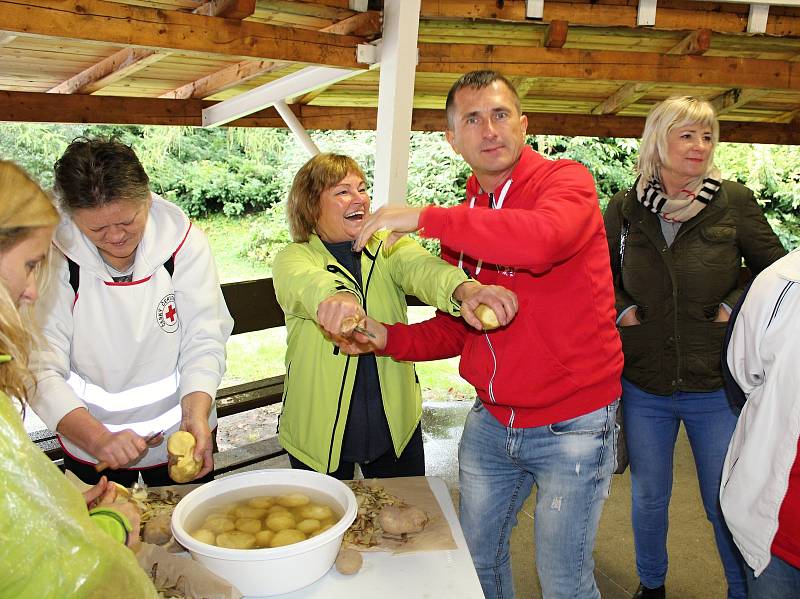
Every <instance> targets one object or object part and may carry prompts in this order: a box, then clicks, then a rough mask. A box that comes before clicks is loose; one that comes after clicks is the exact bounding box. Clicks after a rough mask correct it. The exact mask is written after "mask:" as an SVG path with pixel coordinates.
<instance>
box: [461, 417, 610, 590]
mask: <svg viewBox="0 0 800 599" xmlns="http://www.w3.org/2000/svg"><path fill="white" fill-rule="evenodd" d="M617 404H618V402H616V401H615V402H613V403H612V404H611V405H609V406H607V407H604V408H601V409H599V410H596V411H594V412H591V413H589V414H586V415H584V416H579V417H577V418H572V419H570V420H565V421H564V422H559V423H556V424H551V425H545V426H538V427H532V428H508V427H505V426H503V425H502V424H500V423H499V422H498V421H497V420H496V419H495V418H494V417H493V416H492V415H491V414H489V412H487V411H486V410H485V409H484V407H483V404H481V402H480V401H476V402H475V404H474V405H473V407H472V410H471V411H470V413H469V414H468V415H467V421H466V423H465V425H464V434H463V436H462V437H461V444H460V446H459V451H458V464H459V479H460V484H461V503H460V521H461V526H462V527H463V529H464V535H465V536H466V539H467V545H468V547H469V550H470V553H471V554H472V561H473V563H474V564H475V569H476V570H477V571H478V578H479V579H480V582H481V586H482V587H483V592H484V594H485V595H486V597H487V598H489V599H492V598H495V597H497V598H503V599H509V598H513V597H514V583H513V578H512V575H511V561H510V555H509V537H510V536H511V529H512V528H514V526H515V525H516V523H517V513H518V512H519V510H520V509H521V508H522V504H523V503H524V502H525V500H526V499H527V498H528V496H529V495H530V493H531V490H532V489H533V485H536V486H537V495H536V509H535V515H534V544H535V548H536V567H537V571H538V573H539V581H540V582H541V585H542V594H543V596H544V598H545V599H567V598H569V599H599V597H600V593H599V591H598V590H597V585H596V584H595V580H594V559H593V558H592V549H593V548H594V541H595V536H596V534H597V526H598V523H599V521H600V513H601V511H602V508H603V503H604V502H605V500H606V498H607V497H608V493H609V490H610V484H611V473H612V471H613V470H614V462H615V455H614V447H615V444H614V441H615V438H616V429H617V426H616V424H615V422H614V416H615V414H616V411H617Z"/></svg>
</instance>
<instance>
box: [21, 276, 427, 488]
mask: <svg viewBox="0 0 800 599" xmlns="http://www.w3.org/2000/svg"><path fill="white" fill-rule="evenodd" d="M222 293H223V295H224V296H225V302H226V303H227V305H228V310H230V313H231V316H233V320H234V326H233V332H232V334H233V335H239V334H241V333H251V332H253V331H261V330H265V329H271V328H275V327H282V326H283V325H284V324H285V322H284V318H283V310H281V307H280V305H279V304H278V301H277V300H276V299H275V288H274V287H273V285H272V279H257V280H255V281H241V282H237V283H225V284H224V285H222ZM406 299H407V301H408V303H409V305H410V306H422V305H424V304H422V303H421V302H420V301H419V300H418V299H417V298H415V297H411V296H409V297H407V298H406ZM282 399H283V375H280V376H273V377H270V378H265V379H261V380H257V381H252V382H249V383H243V384H241V385H234V386H232V387H225V388H223V389H220V390H219V391H218V392H217V417H219V418H224V417H225V416H232V415H233V414H240V413H242V412H248V411H250V410H255V409H256V408H263V407H264V406H269V405H273V404H277V403H280V402H281V401H282ZM30 438H31V440H32V441H34V442H35V443H36V444H37V445H38V446H39V447H40V448H41V449H42V451H44V452H45V453H46V454H47V456H48V457H49V458H50V459H51V460H54V461H56V462H59V461H60V460H61V459H62V457H63V451H62V449H61V445H60V444H59V443H58V441H57V440H56V436H55V434H54V433H53V432H52V431H49V430H47V429H45V430H40V431H35V432H32V433H30ZM284 453H286V452H285V451H284V450H283V448H282V447H281V446H280V445H279V444H278V439H277V437H276V436H275V437H270V438H268V439H263V440H261V441H256V442H255V443H251V444H249V445H245V446H243V447H236V448H233V449H229V450H227V451H224V452H219V453H216V454H215V455H214V474H223V473H225V472H230V471H232V470H237V469H239V468H244V467H246V466H250V465H252V464H255V463H257V462H261V461H264V460H268V459H271V458H274V457H277V456H279V455H282V454H284Z"/></svg>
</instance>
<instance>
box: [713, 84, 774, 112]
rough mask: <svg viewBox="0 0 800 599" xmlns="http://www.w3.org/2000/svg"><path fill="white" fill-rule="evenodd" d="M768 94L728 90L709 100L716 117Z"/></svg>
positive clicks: (763, 91)
mask: <svg viewBox="0 0 800 599" xmlns="http://www.w3.org/2000/svg"><path fill="white" fill-rule="evenodd" d="M768 93H769V90H764V89H739V88H734V89H729V90H728V91H726V92H725V93H723V94H720V95H718V96H717V97H715V98H713V99H712V100H711V104H712V105H713V106H714V110H716V111H717V116H720V115H723V114H727V113H729V112H732V111H733V110H734V109H736V108H739V107H740V106H744V105H745V104H749V103H750V102H752V101H753V100H758V99H760V98H763V97H764V96H766V95H767V94H768Z"/></svg>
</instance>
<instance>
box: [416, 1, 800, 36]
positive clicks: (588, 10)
mask: <svg viewBox="0 0 800 599" xmlns="http://www.w3.org/2000/svg"><path fill="white" fill-rule="evenodd" d="M784 13H785V14H781V15H776V14H770V15H769V20H768V22H767V31H766V33H767V34H768V35H780V36H787V35H788V36H798V35H800V14H798V12H797V11H791V12H790V11H789V10H785V11H784ZM420 18H421V19H435V18H445V19H448V18H449V19H499V20H503V21H516V22H524V21H525V3H524V2H498V1H497V0H423V2H422V10H421V12H420ZM636 18H637V3H636V2H631V1H627V2H626V1H620V2H615V3H607V4H606V3H602V4H601V3H599V2H556V1H550V2H545V3H544V13H543V16H542V22H544V23H548V22H551V21H554V20H564V21H569V23H570V25H571V26H572V27H579V26H586V27H636ZM747 20H748V9H747V7H746V6H743V7H741V8H738V7H737V8H733V9H732V10H725V11H720V10H713V11H712V10H707V9H706V5H704V4H699V5H697V6H696V7H695V6H693V5H692V3H686V2H683V3H677V2H676V3H674V4H670V5H665V6H662V5H659V6H658V19H657V20H656V24H655V25H654V26H653V27H652V29H655V30H683V31H691V30H694V29H710V30H711V31H714V32H716V33H746V31H747Z"/></svg>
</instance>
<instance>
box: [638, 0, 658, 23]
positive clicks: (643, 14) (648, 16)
mask: <svg viewBox="0 0 800 599" xmlns="http://www.w3.org/2000/svg"><path fill="white" fill-rule="evenodd" d="M656 2H657V0H639V11H638V12H637V13H636V25H638V26H639V27H652V26H653V25H655V24H656Z"/></svg>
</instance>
